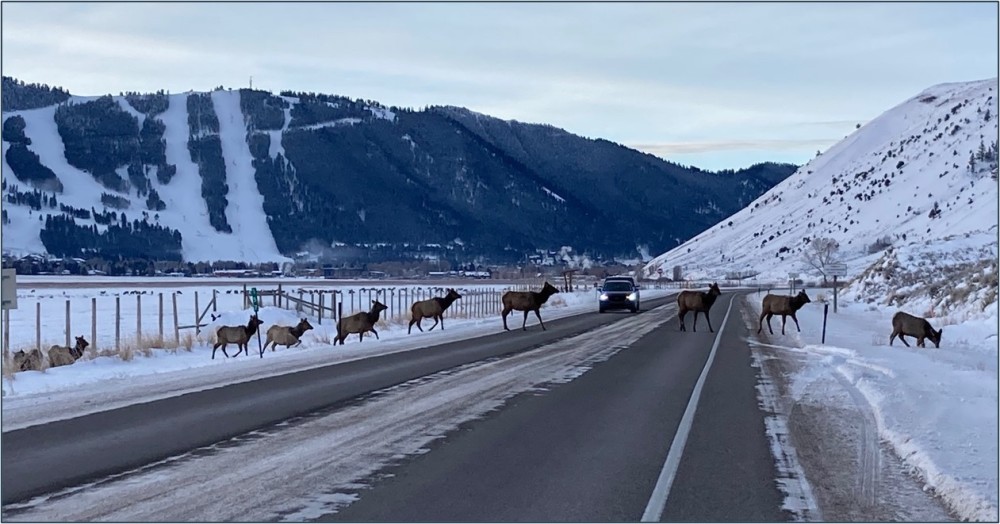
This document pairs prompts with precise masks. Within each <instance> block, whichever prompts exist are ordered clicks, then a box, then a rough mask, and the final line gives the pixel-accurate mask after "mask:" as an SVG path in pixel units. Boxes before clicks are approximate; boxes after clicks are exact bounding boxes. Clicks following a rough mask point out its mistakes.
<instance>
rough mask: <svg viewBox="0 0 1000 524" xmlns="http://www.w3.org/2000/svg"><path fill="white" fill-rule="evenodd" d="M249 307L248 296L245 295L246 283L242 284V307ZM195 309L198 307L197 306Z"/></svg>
mask: <svg viewBox="0 0 1000 524" xmlns="http://www.w3.org/2000/svg"><path fill="white" fill-rule="evenodd" d="M249 308H250V296H249V295H247V285H246V284H243V309H249ZM195 309H198V308H197V307H196V308H195Z"/></svg>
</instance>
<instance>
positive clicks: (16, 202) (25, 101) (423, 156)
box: [3, 78, 795, 262]
mask: <svg viewBox="0 0 1000 524" xmlns="http://www.w3.org/2000/svg"><path fill="white" fill-rule="evenodd" d="M3 96H4V99H3V100H4V104H5V105H4V113H3V162H4V163H3V171H4V180H3V184H4V186H3V190H4V194H5V197H4V202H5V207H4V212H5V214H4V225H5V227H4V250H5V251H6V252H9V253H26V252H35V253H44V252H48V253H51V254H54V255H59V256H80V257H87V256H94V255H97V256H103V257H105V258H114V257H119V256H121V257H142V256H143V254H147V255H151V256H152V257H153V258H156V259H161V260H185V261H201V260H206V261H211V260H239V261H245V262H260V261H280V260H286V259H287V258H288V257H290V256H293V255H295V254H296V253H299V252H301V251H303V250H306V249H309V246H312V245H319V246H326V247H329V246H331V245H333V246H342V245H347V246H363V247H364V248H365V250H366V251H367V252H368V253H369V255H370V256H371V257H376V258H379V257H380V258H393V257H419V256H422V255H421V254H422V253H425V252H426V251H428V250H435V249H437V250H439V251H444V252H446V253H452V254H454V257H455V258H459V255H464V256H465V257H467V258H471V257H475V256H486V257H488V258H490V259H493V260H515V261H516V260H523V259H524V255H525V254H527V253H532V252H535V251H536V250H553V249H555V250H558V249H559V248H560V247H561V246H574V247H575V248H576V249H577V251H578V252H584V253H589V254H591V255H592V256H593V255H596V256H602V257H613V256H629V257H632V258H635V257H636V255H637V250H640V251H644V252H645V251H647V250H654V251H660V250H663V249H667V248H669V247H671V246H675V245H677V244H678V243H680V242H682V241H683V240H685V239H687V238H690V237H691V236H692V235H695V234H697V233H698V232H700V231H703V230H704V229H705V228H707V227H710V226H711V225H712V224H714V223H716V222H717V221H718V220H719V219H720V218H722V217H724V216H727V215H729V214H731V213H732V212H733V211H735V210H737V209H739V208H741V207H743V206H744V205H746V204H747V203H748V202H750V201H752V200H753V199H754V198H756V197H758V196H759V195H760V194H761V193H763V192H764V191H766V190H767V189H769V188H771V187H772V186H773V185H774V184H775V183H777V182H778V181H780V180H782V179H784V178H785V177H787V176H788V175H790V174H791V173H792V172H793V171H794V170H795V166H791V165H788V164H772V163H765V164H759V165H756V166H752V167H751V168H748V169H744V170H739V171H725V172H720V173H713V172H707V171H702V170H699V169H697V168H692V167H684V166H680V165H678V164H674V163H671V162H667V161H664V160H662V159H660V158H657V157H654V156H652V155H648V154H645V153H641V152H638V151H634V150H631V149H628V148H626V147H624V146H621V145H618V144H615V143H612V142H609V141H606V140H600V139H597V140H593V139H588V138H583V137H579V136H576V135H573V134H571V133H568V132H566V131H564V130H561V129H557V128H554V127H552V126H547V125H537V124H523V123H519V122H515V121H504V120H500V119H497V118H492V117H489V116H486V115H482V114H479V113H475V112H473V111H469V110H467V109H462V108H456V107H430V108H427V109H425V110H422V111H414V110H410V109H405V108H395V107H393V108H387V107H384V106H382V105H380V104H378V103H377V102H374V101H367V100H351V99H348V98H344V97H338V96H329V95H322V94H315V93H295V92H282V93H281V94H280V95H274V94H272V93H269V92H266V91H255V90H249V89H240V90H224V89H221V88H219V89H217V90H215V91H212V92H210V93H195V92H188V93H180V94H167V93H164V92H162V91H161V92H158V93H150V94H139V93H125V94H122V95H120V96H110V95H107V96H102V97H81V96H71V95H70V94H69V93H66V92H65V91H63V90H60V89H57V88H50V87H48V86H45V85H40V84H27V85H25V84H24V83H23V82H19V81H16V80H13V79H9V78H4V95H3ZM8 104H9V105H8ZM8 174H13V176H8Z"/></svg>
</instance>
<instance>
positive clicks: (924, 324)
mask: <svg viewBox="0 0 1000 524" xmlns="http://www.w3.org/2000/svg"><path fill="white" fill-rule="evenodd" d="M942 332H944V328H941V329H939V330H937V331H934V328H932V327H931V323H930V322H928V321H927V320H926V319H923V318H920V317H915V316H913V315H911V314H909V313H903V312H902V311H899V312H897V313H896V314H895V315H893V316H892V335H889V345H890V346H891V345H892V341H893V340H894V339H895V338H896V337H897V336H898V337H899V340H901V341H902V342H903V344H904V345H906V347H910V345H909V344H907V343H906V339H905V338H903V336H904V335H906V336H909V337H914V338H916V339H917V347H921V348H922V347H926V346H924V339H925V338H929V339H930V340H931V342H933V343H934V347H936V348H940V347H941V333H942Z"/></svg>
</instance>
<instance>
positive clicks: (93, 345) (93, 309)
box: [90, 297, 97, 351]
mask: <svg viewBox="0 0 1000 524" xmlns="http://www.w3.org/2000/svg"><path fill="white" fill-rule="evenodd" d="M90 349H91V351H97V297H93V298H91V299H90Z"/></svg>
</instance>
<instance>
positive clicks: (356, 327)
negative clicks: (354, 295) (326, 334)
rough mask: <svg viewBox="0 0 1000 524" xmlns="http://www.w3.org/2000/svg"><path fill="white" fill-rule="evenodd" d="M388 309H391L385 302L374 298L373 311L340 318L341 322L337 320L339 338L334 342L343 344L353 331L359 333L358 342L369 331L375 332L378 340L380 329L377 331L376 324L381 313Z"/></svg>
mask: <svg viewBox="0 0 1000 524" xmlns="http://www.w3.org/2000/svg"><path fill="white" fill-rule="evenodd" d="M386 309H389V307H388V306H386V305H385V304H383V303H381V302H379V301H378V300H372V309H371V311H368V312H367V313H365V312H361V313H355V314H353V315H351V316H349V317H344V318H342V319H340V322H337V338H336V339H335V340H334V344H336V343H338V342H339V343H340V345H341V346H343V345H344V339H346V338H347V335H350V334H351V333H357V334H358V342H361V341H362V340H364V338H365V333H367V332H368V331H371V332H372V333H375V340H378V331H375V324H376V323H377V322H378V317H379V315H381V314H382V312H383V311H385V310H386Z"/></svg>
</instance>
